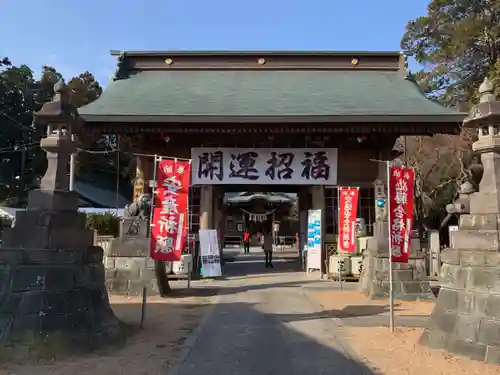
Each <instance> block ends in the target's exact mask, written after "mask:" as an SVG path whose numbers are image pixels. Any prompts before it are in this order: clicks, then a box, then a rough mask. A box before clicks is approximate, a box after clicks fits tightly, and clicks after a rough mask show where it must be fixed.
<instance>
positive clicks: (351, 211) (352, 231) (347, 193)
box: [338, 187, 359, 252]
mask: <svg viewBox="0 0 500 375" xmlns="http://www.w3.org/2000/svg"><path fill="white" fill-rule="evenodd" d="M338 189H339V239H338V249H339V251H346V252H355V251H356V245H357V244H356V219H357V213H358V199H359V189H358V188H351V187H339V188H338Z"/></svg>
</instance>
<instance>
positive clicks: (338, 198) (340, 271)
mask: <svg viewBox="0 0 500 375" xmlns="http://www.w3.org/2000/svg"><path fill="white" fill-rule="evenodd" d="M340 241H341V238H340V187H339V186H337V253H338V254H339V256H340V253H339V243H340ZM339 258H340V257H339ZM337 265H338V267H337V268H338V271H339V283H340V291H341V292H342V267H341V266H340V259H339V262H338V263H337Z"/></svg>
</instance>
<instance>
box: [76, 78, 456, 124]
mask: <svg viewBox="0 0 500 375" xmlns="http://www.w3.org/2000/svg"><path fill="white" fill-rule="evenodd" d="M80 113H81V115H82V117H83V118H84V120H86V121H105V120H103V118H106V117H107V116H111V117H115V116H119V117H123V121H133V118H134V117H136V116H148V117H149V120H146V121H163V120H165V119H167V118H176V119H177V121H182V119H183V118H185V119H187V118H193V117H194V118H197V117H200V118H201V117H211V116H212V117H273V116H276V117H287V116H290V117H294V116H327V117H342V116H408V117H415V116H416V117H418V116H424V117H429V116H432V117H434V119H432V120H431V119H429V120H428V121H433V122H434V121H440V120H439V119H437V120H436V118H435V117H438V118H442V120H441V121H453V120H454V116H456V121H462V120H463V117H464V116H465V114H461V113H459V112H456V111H454V110H452V109H449V108H445V107H443V106H441V105H439V104H437V103H435V102H433V101H431V100H429V99H427V98H426V97H425V96H424V95H423V94H422V92H421V91H420V88H419V87H418V85H417V84H416V83H414V82H413V81H412V80H408V79H405V78H404V77H403V76H402V75H401V73H400V72H396V71H297V70H295V71H293V70H291V71H272V70H262V71H235V70H225V71H224V70H219V71H215V70H212V71H211V70H205V71H180V70H178V71H174V70H172V71H143V72H139V73H137V74H135V75H132V76H131V77H130V78H127V79H123V80H118V81H115V82H112V83H110V84H109V86H108V87H107V88H106V90H105V91H104V93H103V94H102V96H101V97H100V98H99V99H98V100H96V101H95V102H93V103H91V104H89V105H87V106H85V107H82V108H80ZM160 118H161V119H160ZM109 119H110V118H108V120H109ZM116 119H117V120H120V119H119V118H116ZM155 119H156V120H155ZM186 121H187V120H186ZM413 121H417V120H416V119H414V120H413ZM424 121H425V120H424Z"/></svg>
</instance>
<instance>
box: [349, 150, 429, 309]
mask: <svg viewBox="0 0 500 375" xmlns="http://www.w3.org/2000/svg"><path fill="white" fill-rule="evenodd" d="M394 151H396V152H397V150H394ZM398 153H399V155H400V154H401V153H400V152H398ZM391 163H392V164H393V165H397V164H399V165H401V164H402V163H401V161H400V160H399V159H397V158H396V159H394V160H393V161H392V162H391ZM386 168H387V167H386V164H385V163H380V170H379V176H380V178H379V179H377V180H376V181H375V183H374V191H375V199H376V200H377V199H383V200H386V199H387V187H386V180H387V176H386ZM375 213H376V220H375V223H374V224H373V238H370V239H369V240H368V243H367V245H368V246H367V247H368V248H367V249H366V250H365V251H364V253H363V266H362V272H361V277H360V280H359V287H360V291H361V292H363V293H364V294H365V295H366V296H368V297H369V298H371V299H386V298H388V296H389V290H390V283H389V223H388V218H387V212H386V208H385V207H384V208H382V207H377V206H376V207H375ZM410 248H411V253H410V258H409V260H408V263H393V264H392V266H393V267H392V268H393V273H392V275H393V292H394V299H400V300H420V299H432V298H434V296H433V294H432V291H431V289H430V285H429V281H428V280H427V273H426V266H425V263H426V261H425V255H424V253H423V252H422V251H421V248H420V239H419V238H418V235H417V233H416V232H414V233H413V234H412V239H411V245H410Z"/></svg>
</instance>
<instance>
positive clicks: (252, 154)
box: [191, 148, 338, 185]
mask: <svg viewBox="0 0 500 375" xmlns="http://www.w3.org/2000/svg"><path fill="white" fill-rule="evenodd" d="M191 159H192V168H191V171H192V179H191V184H192V185H336V184H337V161H338V150H337V149H336V148H281V149H280V148H251V149H238V148H192V149H191Z"/></svg>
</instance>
